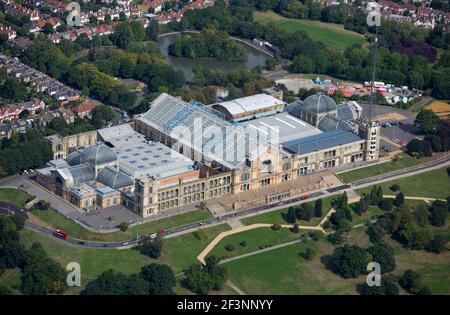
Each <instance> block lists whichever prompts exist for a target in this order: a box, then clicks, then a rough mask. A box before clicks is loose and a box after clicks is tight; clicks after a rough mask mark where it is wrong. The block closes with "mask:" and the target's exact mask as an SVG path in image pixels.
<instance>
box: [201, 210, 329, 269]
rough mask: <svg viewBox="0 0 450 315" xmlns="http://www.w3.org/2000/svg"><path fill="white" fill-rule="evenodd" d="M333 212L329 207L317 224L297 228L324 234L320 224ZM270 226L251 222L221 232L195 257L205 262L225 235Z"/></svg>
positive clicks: (285, 226) (287, 225) (284, 226)
mask: <svg viewBox="0 0 450 315" xmlns="http://www.w3.org/2000/svg"><path fill="white" fill-rule="evenodd" d="M334 212H336V211H335V210H334V209H333V208H331V209H330V210H329V211H328V213H327V214H326V215H325V217H324V218H323V219H322V220H321V221H320V223H319V224H318V225H316V226H307V225H299V229H300V230H310V231H311V230H312V231H319V232H322V233H324V234H326V232H325V230H324V228H323V227H322V225H323V224H324V223H325V222H326V221H327V220H328V219H329V218H330V216H331V215H332V214H333V213H334ZM272 226H273V224H270V223H255V224H251V225H245V226H241V227H237V228H233V229H232V230H229V231H225V232H221V233H219V234H218V235H217V236H216V237H215V238H214V239H213V240H212V241H211V242H210V243H209V244H208V246H206V247H205V249H203V251H202V252H201V253H200V254H199V255H198V256H197V259H198V260H199V261H200V262H201V263H202V264H205V257H206V256H207V255H208V254H209V253H210V252H211V251H212V250H213V248H214V247H216V246H217V244H219V242H220V241H221V240H222V239H224V238H225V237H227V236H230V235H234V234H238V233H241V232H246V231H250V230H253V229H257V228H270V227H272ZM292 226H293V225H292V224H282V225H281V227H282V228H288V229H290V228H292ZM281 245H283V244H281ZM273 248H274V247H270V249H273Z"/></svg>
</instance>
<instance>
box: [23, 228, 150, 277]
mask: <svg viewBox="0 0 450 315" xmlns="http://www.w3.org/2000/svg"><path fill="white" fill-rule="evenodd" d="M21 237H22V241H23V242H24V244H25V245H26V246H27V247H30V246H31V245H32V244H33V243H35V242H39V243H41V244H42V246H43V248H44V249H45V250H46V252H47V253H48V254H49V255H50V257H52V258H53V259H55V260H56V261H58V262H59V263H60V264H61V265H62V266H63V267H64V268H65V266H66V265H67V264H68V263H69V262H72V261H74V262H78V263H79V264H80V266H81V278H82V280H83V279H85V281H90V280H92V279H94V278H95V277H97V276H98V275H99V274H101V273H102V272H104V271H106V270H108V269H114V270H117V271H121V272H123V273H125V274H132V273H135V272H139V270H140V269H141V267H143V266H145V265H146V264H148V263H150V259H149V258H148V257H146V256H143V255H141V254H140V253H139V251H137V250H133V249H126V250H117V249H85V248H79V247H74V246H69V245H67V244H64V243H63V242H60V241H57V240H55V239H52V238H50V237H48V236H44V235H41V234H38V233H35V232H32V231H29V230H23V231H22V232H21Z"/></svg>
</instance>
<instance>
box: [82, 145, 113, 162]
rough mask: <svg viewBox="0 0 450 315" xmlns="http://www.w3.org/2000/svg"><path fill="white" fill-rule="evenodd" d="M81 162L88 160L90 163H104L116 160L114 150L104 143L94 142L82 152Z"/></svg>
mask: <svg viewBox="0 0 450 315" xmlns="http://www.w3.org/2000/svg"><path fill="white" fill-rule="evenodd" d="M81 156H82V160H83V162H88V163H89V164H91V165H98V164H105V163H110V162H114V161H116V160H117V155H116V152H114V151H113V150H112V149H111V148H110V147H108V146H106V145H104V144H94V145H91V146H89V147H87V148H86V149H84V151H83V153H82V155H81Z"/></svg>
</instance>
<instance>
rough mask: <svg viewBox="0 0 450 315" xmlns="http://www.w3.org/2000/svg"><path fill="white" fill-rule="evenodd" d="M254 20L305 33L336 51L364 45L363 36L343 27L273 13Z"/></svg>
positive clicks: (266, 13)
mask: <svg viewBox="0 0 450 315" xmlns="http://www.w3.org/2000/svg"><path fill="white" fill-rule="evenodd" d="M254 19H255V21H256V22H259V23H261V24H263V25H265V24H268V23H270V22H274V23H275V24H276V25H277V27H279V28H280V29H282V30H285V31H287V32H295V31H305V32H306V33H307V34H308V35H309V36H310V37H311V38H312V39H314V40H317V41H320V42H322V43H324V44H325V46H327V47H330V48H334V49H336V50H344V49H345V48H347V47H351V46H353V45H354V44H364V43H366V40H365V38H364V36H363V35H361V34H358V33H355V32H352V31H348V30H346V29H344V27H343V26H342V25H338V24H332V23H323V22H319V21H313V20H297V19H288V18H285V17H282V16H281V15H279V14H276V13H275V12H273V11H268V12H258V11H256V12H255V13H254Z"/></svg>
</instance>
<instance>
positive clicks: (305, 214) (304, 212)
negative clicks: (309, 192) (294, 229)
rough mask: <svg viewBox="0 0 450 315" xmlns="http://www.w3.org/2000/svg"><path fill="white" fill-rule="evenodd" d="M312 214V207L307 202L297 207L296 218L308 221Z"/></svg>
mask: <svg viewBox="0 0 450 315" xmlns="http://www.w3.org/2000/svg"><path fill="white" fill-rule="evenodd" d="M313 215H314V209H313V207H312V206H311V205H310V204H309V203H304V204H302V205H301V206H300V207H299V208H298V209H297V219H299V220H305V221H309V220H311V218H312V217H313Z"/></svg>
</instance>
